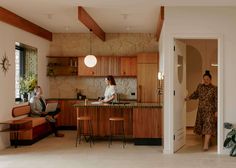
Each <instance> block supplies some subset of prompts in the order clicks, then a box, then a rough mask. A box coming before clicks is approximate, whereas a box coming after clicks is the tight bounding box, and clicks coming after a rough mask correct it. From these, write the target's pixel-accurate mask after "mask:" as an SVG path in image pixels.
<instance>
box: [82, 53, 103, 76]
mask: <svg viewBox="0 0 236 168" xmlns="http://www.w3.org/2000/svg"><path fill="white" fill-rule="evenodd" d="M84 58H85V57H79V66H78V75H79V76H99V62H100V61H99V58H98V57H97V62H98V63H97V64H96V65H95V66H94V67H92V68H89V67H87V66H86V65H85V64H84Z"/></svg>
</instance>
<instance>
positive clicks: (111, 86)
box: [99, 75, 116, 103]
mask: <svg viewBox="0 0 236 168" xmlns="http://www.w3.org/2000/svg"><path fill="white" fill-rule="evenodd" d="M105 82H106V84H107V87H106V90H105V93H104V99H103V100H101V99H100V100H99V101H100V102H102V103H110V102H112V101H113V100H114V99H115V98H116V82H115V79H114V77H113V76H112V75H108V76H107V77H106V78H105Z"/></svg>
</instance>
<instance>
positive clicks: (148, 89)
mask: <svg viewBox="0 0 236 168" xmlns="http://www.w3.org/2000/svg"><path fill="white" fill-rule="evenodd" d="M157 71H158V66H157V64H138V76H137V80H138V102H144V103H155V102H157V101H158V95H157V88H158V79H157V74H158V72H157Z"/></svg>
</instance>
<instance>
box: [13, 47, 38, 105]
mask: <svg viewBox="0 0 236 168" xmlns="http://www.w3.org/2000/svg"><path fill="white" fill-rule="evenodd" d="M37 64H38V59H37V49H36V48H34V47H31V46H28V45H25V44H22V43H19V42H16V43H15V98H16V101H19V100H22V95H21V94H22V93H21V92H22V86H21V81H22V80H24V79H26V78H28V77H32V76H34V77H35V78H36V80H37V74H38V73H37Z"/></svg>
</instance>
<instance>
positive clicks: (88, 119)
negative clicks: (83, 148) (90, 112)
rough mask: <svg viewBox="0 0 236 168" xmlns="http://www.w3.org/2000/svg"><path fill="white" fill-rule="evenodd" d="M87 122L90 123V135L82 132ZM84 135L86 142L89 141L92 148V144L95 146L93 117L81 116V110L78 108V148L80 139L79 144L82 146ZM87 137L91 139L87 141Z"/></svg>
mask: <svg viewBox="0 0 236 168" xmlns="http://www.w3.org/2000/svg"><path fill="white" fill-rule="evenodd" d="M85 122H87V123H88V133H85V132H84V131H82V129H83V127H82V124H83V125H84V123H85ZM82 135H83V136H84V139H85V141H86V142H88V141H89V143H90V147H91V146H92V142H93V144H94V138H93V125H92V120H91V117H90V116H79V110H78V108H77V135H76V144H75V145H76V147H77V144H78V139H79V144H80V142H81V137H82ZM86 136H88V138H89V139H87V138H86Z"/></svg>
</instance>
